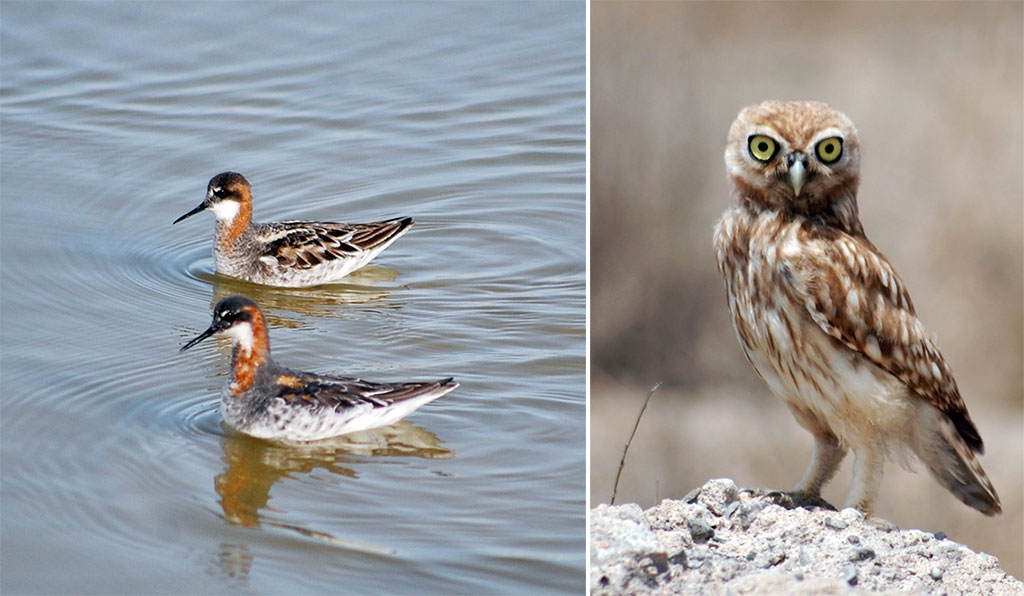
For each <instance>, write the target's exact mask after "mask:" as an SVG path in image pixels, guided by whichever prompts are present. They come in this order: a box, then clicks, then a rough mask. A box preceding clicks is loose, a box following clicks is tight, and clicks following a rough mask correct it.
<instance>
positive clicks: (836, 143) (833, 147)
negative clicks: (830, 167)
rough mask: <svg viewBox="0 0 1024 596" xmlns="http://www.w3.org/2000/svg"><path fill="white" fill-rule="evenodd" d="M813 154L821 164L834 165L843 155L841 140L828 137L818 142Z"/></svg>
mask: <svg viewBox="0 0 1024 596" xmlns="http://www.w3.org/2000/svg"><path fill="white" fill-rule="evenodd" d="M814 152H815V153H817V154H818V159H820V160H821V163H824V164H830V163H835V162H836V161H838V160H839V158H840V157H842V155H843V139H842V138H841V137H829V138H827V139H825V140H823V141H819V142H818V145H817V147H815V148H814Z"/></svg>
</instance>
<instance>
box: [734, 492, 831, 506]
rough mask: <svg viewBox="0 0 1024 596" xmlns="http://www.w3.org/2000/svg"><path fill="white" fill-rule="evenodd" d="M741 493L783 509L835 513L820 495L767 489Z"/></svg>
mask: <svg viewBox="0 0 1024 596" xmlns="http://www.w3.org/2000/svg"><path fill="white" fill-rule="evenodd" d="M741 492H745V493H748V494H749V495H750V496H752V497H755V498H760V499H764V500H766V501H768V502H770V503H773V504H775V505H778V506H780V507H782V508H784V509H795V508H797V507H803V508H805V509H812V508H820V509H827V510H829V511H836V508H835V507H834V506H833V505H832V504H831V503H829V502H828V501H826V500H825V499H823V498H821V495H807V494H804V493H803V492H801V491H782V490H771V489H767V488H744V489H742V491H741Z"/></svg>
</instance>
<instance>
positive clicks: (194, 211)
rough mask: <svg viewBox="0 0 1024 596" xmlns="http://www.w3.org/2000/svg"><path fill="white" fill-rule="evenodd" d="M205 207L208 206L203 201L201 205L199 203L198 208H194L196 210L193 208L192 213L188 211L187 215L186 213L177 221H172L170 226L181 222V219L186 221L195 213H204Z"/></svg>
mask: <svg viewBox="0 0 1024 596" xmlns="http://www.w3.org/2000/svg"><path fill="white" fill-rule="evenodd" d="M207 206H208V205H207V204H206V201H203V202H202V203H199V206H198V207H196V208H195V209H193V210H192V211H189V212H188V213H186V214H185V215H182V216H181V217H179V218H178V219H176V220H174V223H172V224H171V225H172V226H173V225H174V224H176V223H178V222H179V221H181V220H183V219H188V218H189V217H192V216H193V215H195V214H196V213H200V212H202V211H206V208H207Z"/></svg>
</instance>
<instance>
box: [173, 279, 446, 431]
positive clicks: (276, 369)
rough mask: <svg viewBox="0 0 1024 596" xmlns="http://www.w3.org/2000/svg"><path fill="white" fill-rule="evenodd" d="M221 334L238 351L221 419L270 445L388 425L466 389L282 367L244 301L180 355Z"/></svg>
mask: <svg viewBox="0 0 1024 596" xmlns="http://www.w3.org/2000/svg"><path fill="white" fill-rule="evenodd" d="M215 333H225V334H227V335H228V336H230V337H231V344H232V352H231V379H230V380H229V381H228V383H227V385H226V386H225V387H224V390H223V391H222V393H221V403H220V412H221V415H222V416H223V417H224V421H225V422H227V423H228V425H229V426H231V427H232V428H235V429H236V430H238V431H240V432H243V433H245V434H247V435H251V436H254V437H259V438H263V439H272V440H281V441H316V440H318V439H326V438H330V437H335V436H338V435H343V434H346V433H351V432H356V431H360V430H369V429H371V428H377V427H380V426H387V425H388V424H392V423H394V422H398V421H399V420H401V419H402V418H404V417H405V416H406V415H408V414H409V413H410V412H412V411H413V410H415V409H417V408H419V407H420V406H422V405H423V404H425V403H427V402H430V401H433V400H435V399H437V398H439V397H441V396H443V395H445V394H447V393H449V392H450V391H452V390H453V389H455V388H456V387H458V386H459V384H458V383H456V382H455V381H454V380H453V379H452V378H451V377H449V378H447V379H441V380H438V381H425V382H399V383H374V382H371V381H364V380H362V379H357V378H354V377H338V376H329V375H321V374H317V373H311V372H302V371H298V370H293V369H290V368H285V367H283V366H280V365H278V364H277V363H276V362H274V360H273V359H272V358H271V357H270V340H269V337H268V334H267V323H266V319H265V318H264V317H263V312H262V311H260V308H259V306H257V304H256V303H255V302H253V301H252V300H250V299H249V298H246V297H245V296H230V297H228V298H224V299H223V300H221V301H220V302H218V303H217V305H216V306H215V307H214V309H213V323H211V324H210V327H209V328H208V329H207V330H206V331H204V332H202V333H201V334H199V335H198V336H197V337H196V338H195V339H193V340H191V341H189V342H188V343H187V344H185V345H184V346H182V348H181V350H180V351H182V352H184V351H185V350H187V349H189V348H191V347H192V346H194V345H196V344H198V343H199V342H201V341H203V340H204V339H206V338H208V337H210V336H211V335H213V334H215Z"/></svg>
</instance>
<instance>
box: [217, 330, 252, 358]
mask: <svg viewBox="0 0 1024 596" xmlns="http://www.w3.org/2000/svg"><path fill="white" fill-rule="evenodd" d="M224 333H225V334H227V335H228V336H230V337H231V340H232V342H233V343H235V344H236V345H237V346H238V347H239V349H241V350H242V351H245V352H252V325H250V324H249V323H239V324H238V325H235V326H233V327H230V328H228V329H227V330H226V331H224Z"/></svg>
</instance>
